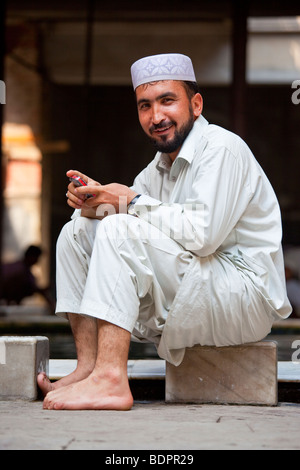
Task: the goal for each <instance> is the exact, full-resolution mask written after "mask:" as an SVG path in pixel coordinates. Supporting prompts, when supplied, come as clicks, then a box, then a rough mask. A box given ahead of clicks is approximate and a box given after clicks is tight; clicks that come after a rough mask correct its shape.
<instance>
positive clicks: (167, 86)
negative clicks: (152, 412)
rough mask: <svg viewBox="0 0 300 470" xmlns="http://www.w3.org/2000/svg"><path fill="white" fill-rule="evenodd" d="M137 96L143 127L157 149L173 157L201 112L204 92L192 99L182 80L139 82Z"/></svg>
mask: <svg viewBox="0 0 300 470" xmlns="http://www.w3.org/2000/svg"><path fill="white" fill-rule="evenodd" d="M136 98H137V106H138V114H139V120H140V123H141V126H142V128H143V130H144V131H145V133H146V134H147V135H148V136H149V137H150V139H151V140H152V142H153V143H154V145H155V147H156V148H157V150H159V151H161V152H164V153H167V154H169V156H170V157H171V159H172V160H174V159H175V158H176V156H177V155H178V153H179V150H180V148H181V146H182V144H183V142H184V140H185V139H186V137H187V136H188V134H189V132H190V130H191V129H192V127H193V123H194V121H195V119H197V117H198V116H200V114H201V111H202V97H201V95H200V94H199V93H197V94H196V95H195V96H194V97H193V98H192V99H191V100H190V99H189V98H188V96H187V93H186V90H185V88H184V85H183V84H182V82H180V81H176V80H164V81H159V82H153V83H150V84H146V85H140V86H139V87H138V88H137V89H136Z"/></svg>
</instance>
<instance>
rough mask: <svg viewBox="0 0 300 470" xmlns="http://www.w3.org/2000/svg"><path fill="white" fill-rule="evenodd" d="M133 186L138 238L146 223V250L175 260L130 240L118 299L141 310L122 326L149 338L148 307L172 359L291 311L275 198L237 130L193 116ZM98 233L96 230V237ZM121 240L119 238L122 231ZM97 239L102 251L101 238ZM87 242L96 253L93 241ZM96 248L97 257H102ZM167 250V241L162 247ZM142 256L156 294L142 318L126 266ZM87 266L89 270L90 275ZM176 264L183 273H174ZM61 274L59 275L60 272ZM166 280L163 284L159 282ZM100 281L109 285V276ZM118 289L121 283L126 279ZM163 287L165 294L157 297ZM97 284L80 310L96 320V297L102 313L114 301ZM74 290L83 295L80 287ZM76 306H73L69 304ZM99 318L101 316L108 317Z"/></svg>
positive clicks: (250, 333) (262, 332)
mask: <svg viewBox="0 0 300 470" xmlns="http://www.w3.org/2000/svg"><path fill="white" fill-rule="evenodd" d="M133 188H134V189H135V190H136V191H137V192H138V193H140V194H142V196H141V197H140V198H139V199H138V201H137V203H136V204H135V212H136V215H137V218H133V220H135V221H136V222H134V224H138V221H140V226H141V227H142V231H143V236H144V237H145V232H147V230H148V229H149V227H152V228H153V230H154V232H152V234H151V235H149V238H151V237H152V239H155V243H154V245H155V249H158V252H159V247H160V245H161V246H165V247H167V246H172V250H173V249H174V250H175V251H174V257H175V258H176V259H180V260H181V261H180V263H179V264H178V263H176V262H174V263H173V265H172V262H171V261H170V262H168V256H166V264H165V266H164V263H162V262H161V260H160V262H159V263H158V264H157V262H155V258H157V260H158V257H159V256H158V254H157V253H158V252H155V253H156V254H155V253H154V251H153V249H152V248H151V249H148V248H147V249H148V251H147V252H145V253H144V254H143V253H142V249H143V248H142V244H141V243H140V241H138V240H137V241H136V243H137V244H136V246H135V247H133V249H132V252H131V255H132V257H131V261H130V262H129V261H128V260H127V261H125V263H126V262H127V271H128V273H129V272H130V275H129V277H130V279H131V284H132V278H133V277H134V278H135V279H134V282H133V284H134V285H135V289H136V290H135V294H134V293H133V292H131V293H130V296H131V302H132V303H131V304H130V302H129V303H127V302H128V299H124V291H123V304H124V303H125V305H126V303H127V308H130V305H132V306H134V307H132V310H134V311H135V312H136V311H137V309H140V316H138V317H136V315H139V314H138V313H137V314H135V315H133V317H132V318H131V326H130V328H129V327H128V329H129V330H131V331H132V332H133V334H134V335H136V336H137V337H138V338H145V337H146V338H147V336H149V339H150V340H153V329H152V327H153V325H151V320H150V313H151V315H152V316H154V317H155V319H156V321H155V322H154V323H155V324H156V326H157V325H159V327H158V329H157V337H156V340H155V342H156V343H157V347H158V353H159V354H160V356H161V357H163V358H165V359H167V360H169V361H170V362H172V363H174V364H179V363H180V362H181V360H182V359H183V356H184V349H185V347H190V346H193V345H194V344H202V345H216V346H226V345H230V344H241V343H246V342H251V341H258V340H260V339H262V338H263V337H265V336H266V335H267V334H268V333H269V332H270V329H271V326H272V323H273V322H274V320H275V319H280V318H286V317H287V316H288V315H289V314H290V312H291V307H290V304H289V301H288V299H287V295H286V286H285V277H284V265H283V257H282V250H281V236H282V232H281V217H280V210H279V206H278V202H277V199H276V196H275V194H274V191H273V189H272V187H271V185H270V183H269V181H268V179H267V178H266V176H265V174H264V172H263V171H262V169H261V167H260V166H259V164H258V163H257V161H256V160H255V158H254V157H253V155H252V153H251V151H250V150H249V148H248V147H247V145H246V144H245V143H244V142H243V141H242V140H241V139H240V138H239V137H238V136H236V135H234V134H232V133H230V132H228V131H226V130H224V129H222V128H220V127H218V126H215V125H210V124H208V122H207V121H206V120H205V119H204V117H202V116H201V117H200V118H198V119H197V121H196V122H195V124H194V127H193V129H192V131H191V132H190V134H189V136H188V137H187V139H186V140H185V142H184V145H183V146H182V148H181V150H180V153H179V155H178V156H177V158H176V160H175V161H174V163H173V165H172V166H171V165H170V160H169V158H168V157H167V156H166V155H162V154H160V153H158V154H157V155H156V157H155V159H154V160H153V161H152V162H151V163H150V164H149V165H148V166H147V168H146V169H145V170H143V171H142V172H141V173H140V174H139V175H138V176H137V178H136V179H135V181H134V185H133ZM113 217H115V216H113ZM116 217H118V216H116ZM120 217H123V219H122V224H123V229H122V230H124V224H126V223H127V220H129V219H128V216H125V217H127V219H126V220H125V219H124V216H121V215H120ZM107 219H110V217H107ZM112 220H116V219H112ZM131 220H132V219H131ZM94 223H96V222H94ZM99 223H100V225H102V224H103V222H99ZM146 227H148V229H146ZM135 228H137V225H136V227H135ZM109 230H111V227H110V229H109ZM132 230H133V229H132ZM139 230H140V227H139ZM103 231H104V229H102V233H103ZM119 231H120V230H119ZM148 232H149V230H148ZM149 233H150V232H149ZM110 236H112V233H111V235H110ZM126 237H127V235H126ZM100 238H101V237H100ZM103 238H104V237H102V239H103ZM132 238H134V237H132ZM97 239H98V240H99V236H98V237H97V236H96V239H95V240H97ZM93 240H94V239H93ZM126 240H127V241H126V243H128V237H127V238H126ZM131 241H132V240H131ZM174 242H175V243H174ZM97 243H98V242H97ZM99 243H100V242H99ZM101 243H102V250H103V249H104V248H103V240H102V241H101ZM168 244H169V245H168ZM91 245H93V246H94V251H95V241H92V242H91ZM152 245H153V244H152ZM120 246H121V244H120V243H118V246H117V245H115V246H114V248H112V250H113V251H112V253H113V254H112V255H111V256H112V257H115V258H116V257H117V256H119V255H118V254H117V252H118V250H119V249H120ZM149 246H150V245H149ZM122 247H123V248H124V247H125V244H122ZM130 247H131V245H128V248H127V249H128V250H131V248H130ZM174 247H176V248H174ZM99 250H100V249H99ZM99 250H98V252H97V253H98V254H97V258H98V260H99V258H100V257H101V254H100V251H99ZM172 250H171V251H172ZM94 251H93V255H92V258H94V260H95V261H94V262H93V263H91V265H89V267H88V268H87V270H88V271H87V272H88V274H87V276H88V278H89V277H93V279H94V278H96V279H97V276H98V279H100V277H99V276H101V273H100V274H99V269H100V271H101V268H99V262H98V263H97V261H96V256H95V252H94ZM169 252H170V250H168V248H167V249H166V253H168V254H169ZM138 253H140V256H137V257H136V259H137V261H136V263H135V264H134V266H135V267H133V258H134V257H135V255H136V254H138ZM143 256H144V257H145V256H147V257H149V256H150V257H151V256H153V260H152V259H151V261H152V264H151V263H150V264H151V266H148V265H147V274H148V277H149V272H151V276H150V277H151V283H150V284H149V285H148V293H149V292H152V293H153V292H154V293H155V295H152V296H151V302H150V303H149V299H148V306H147V308H148V314H147V315H146V316H145V308H146V307H145V303H143V302H142V299H145V292H143V296H140V294H139V292H138V286H139V283H138V282H137V281H136V279H139V274H138V273H137V272H134V270H138V269H139V267H138V263H140V262H141V260H142V259H143ZM160 257H162V255H161V254H160ZM126 258H128V259H129V258H130V256H126V254H123V255H122V263H123V262H124V260H126ZM92 261H93V259H92ZM116 263H117V258H116V259H115V264H116ZM120 263H121V261H119V264H120ZM143 263H144V262H143ZM156 264H157V266H159V268H158V269H159V270H164V269H165V273H164V275H163V276H158V278H160V281H159V280H157V277H156V274H157V273H156V272H155V271H157V266H156ZM100 265H101V263H100ZM91 266H92V269H93V276H91V275H90V274H91V273H90V270H91ZM128 266H129V267H128ZM144 266H145V264H143V268H142V271H143V270H144ZM97 269H98V273H97ZM183 269H184V274H182V272H181V271H182V270H183ZM103 270H105V268H104V265H103V268H102V271H103ZM177 270H178V272H176V271H177ZM108 271H109V267H108ZM125 271H126V270H125ZM65 274H66V273H64V274H63V275H61V279H62V277H65ZM136 276H137V277H136ZM168 278H169V283H170V286H168V281H166V279H168ZM154 280H155V281H154ZM106 282H107V285H109V280H108V279H107V281H106ZM124 282H125V281H124ZM126 282H127V284H128V281H126ZM87 284H90V285H92V287H91V289H90V292H94V291H95V289H97V286H96V285H95V283H94V284H93V283H91V282H90V281H89V279H88V281H87ZM171 285H172V286H173V287H172V288H171ZM153 286H154V287H153ZM124 289H127V290H128V287H127V288H126V287H125V284H123V290H124ZM168 289H169V290H170V291H171V294H170V295H169V299H168V302H166V301H165V298H166V295H167V296H168V294H166V292H168ZM73 290H74V286H73ZM98 290H99V295H98V294H97V296H98V300H97V301H94V304H93V307H92V305H91V304H89V305H88V303H86V300H84V301H83V304H84V308H82V305H81V313H84V314H91V315H93V316H98V318H103V316H101V315H102V314H101V312H100V311H101V309H99V308H98V310H99V315H97V314H96V313H95V312H96V310H97V304H98V306H99V305H101V307H102V311H103V310H105V306H107V303H108V302H109V303H110V305H111V304H112V303H114V302H115V303H116V304H118V305H119V304H121V300H120V299H121V298H119V300H117V297H118V296H117V294H116V290H115V291H114V293H109V295H110V296H111V297H112V298H111V299H110V300H108V298H109V295H108V296H107V298H106V300H105V301H102V299H103V296H104V294H103V296H102V297H101V282H100V283H99V287H98ZM120 291H121V290H120ZM65 292H66V290H65ZM125 292H126V290H125ZM158 293H160V294H159V295H160V299H159V300H158V298H157V297H158ZM82 295H83V296H85V299H87V297H88V295H87V290H86V289H85V292H84V293H82ZM120 295H121V294H120ZM135 295H136V296H137V297H138V299H139V302H138V304H137V305H134V296H135ZM97 296H96V297H97ZM126 297H127V296H126ZM113 298H115V300H114V299H113ZM162 299H163V300H162ZM170 299H172V301H171V302H170ZM156 300H157V304H156ZM79 301H80V299H79V300H78V302H79ZM98 302H100V304H99V303H98ZM58 305H59V307H58V312H63V311H70V310H64V309H67V308H68V306H67V302H65V303H64V302H62V301H59V299H58ZM76 308H77V307H76V306H74V309H73V311H75V310H76ZM161 308H162V309H163V312H162V313H161V311H160V310H161ZM106 310H107V309H106ZM115 310H116V311H117V310H118V309H117V308H115ZM123 311H124V309H123ZM77 312H78V310H77ZM141 312H142V313H141ZM78 313H79V312H78ZM123 316H124V313H123ZM145 318H146V320H145ZM105 319H108V321H109V316H106V317H105ZM133 321H134V322H135V326H134V327H132V322H133ZM115 322H116V323H117V321H115ZM129 323H130V321H129ZM149 325H150V327H149ZM148 333H149V335H148Z"/></svg>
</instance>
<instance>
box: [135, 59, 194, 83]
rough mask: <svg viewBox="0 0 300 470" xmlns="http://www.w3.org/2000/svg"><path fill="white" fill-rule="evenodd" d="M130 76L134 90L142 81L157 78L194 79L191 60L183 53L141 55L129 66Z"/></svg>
mask: <svg viewBox="0 0 300 470" xmlns="http://www.w3.org/2000/svg"><path fill="white" fill-rule="evenodd" d="M131 78H132V83H133V88H134V90H135V89H136V88H137V87H138V86H140V85H142V84H144V83H149V82H156V81H158V80H185V81H190V82H195V81H196V77H195V73H194V68H193V64H192V61H191V59H190V58H189V57H187V56H186V55H183V54H158V55H152V56H149V57H143V58H142V59H139V60H137V61H136V62H134V64H133V65H132V66H131Z"/></svg>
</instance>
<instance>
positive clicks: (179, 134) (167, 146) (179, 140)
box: [150, 113, 194, 154]
mask: <svg viewBox="0 0 300 470" xmlns="http://www.w3.org/2000/svg"><path fill="white" fill-rule="evenodd" d="M171 124H172V125H176V123H174V122H173V121H169V122H168V123H167V125H169V126H170V125H171ZM193 125H194V116H193V114H192V113H190V117H189V120H188V121H187V122H186V123H185V124H183V125H182V126H181V128H180V129H176V128H175V134H174V137H173V139H172V140H169V141H167V140H166V139H167V136H161V137H160V140H157V139H156V138H154V137H150V139H151V142H152V143H153V144H154V147H155V149H156V150H158V151H159V152H163V153H168V154H170V153H173V152H175V151H176V150H178V149H179V148H180V147H181V146H182V144H183V142H184V141H185V139H186V138H187V136H188V135H189V133H190V131H191V129H192V127H193ZM163 127H167V126H166V122H163V123H160V124H157V125H156V126H153V129H159V128H163Z"/></svg>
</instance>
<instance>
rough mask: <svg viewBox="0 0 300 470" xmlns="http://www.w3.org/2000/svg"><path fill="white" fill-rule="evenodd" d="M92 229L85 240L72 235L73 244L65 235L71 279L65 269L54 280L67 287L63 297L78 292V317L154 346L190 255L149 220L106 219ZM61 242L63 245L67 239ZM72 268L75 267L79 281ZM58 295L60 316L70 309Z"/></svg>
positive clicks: (127, 217)
mask: <svg viewBox="0 0 300 470" xmlns="http://www.w3.org/2000/svg"><path fill="white" fill-rule="evenodd" d="M81 223H82V222H81ZM75 227H76V224H75ZM92 227H93V228H92V229H91V228H90V231H91V233H90V236H89V237H86V238H87V239H86V238H85V237H84V236H82V234H81V237H79V236H78V234H76V233H75V234H74V235H75V238H76V240H74V236H73V239H72V237H71V238H70V237H69V236H68V237H67V238H68V239H70V240H72V241H71V245H72V246H73V250H74V251H73V254H72V255H71V254H68V256H69V257H70V259H71V258H72V259H73V261H72V267H70V266H68V269H70V272H71V275H70V274H67V271H68V269H63V270H62V273H61V274H60V275H59V276H58V280H59V279H61V280H62V282H64V283H65V284H68V288H67V290H66V289H64V292H65V293H66V291H68V292H69V293H70V292H73V291H74V290H76V291H77V292H74V299H76V301H75V302H74V299H73V300H72V302H71V304H72V308H74V306H75V305H76V306H77V308H78V310H77V313H81V314H84V315H90V316H93V317H96V318H99V319H102V320H106V321H108V322H110V323H113V324H115V325H118V326H120V327H122V328H124V329H126V330H128V331H130V332H132V333H133V334H134V335H135V336H137V337H138V338H140V339H142V338H147V339H148V340H150V341H154V342H158V341H159V336H160V334H161V331H162V328H163V326H164V323H165V319H166V317H167V315H168V310H169V308H170V306H171V304H172V302H173V300H174V297H175V295H176V293H177V291H178V288H179V286H180V283H181V280H182V277H183V275H184V272H185V270H186V268H187V267H188V264H189V262H190V260H191V259H192V255H191V253H189V252H186V251H184V250H183V249H182V247H181V246H180V245H179V244H178V243H176V242H175V241H174V240H172V239H170V238H168V237H166V236H165V235H164V234H163V233H162V232H160V231H159V230H158V229H156V228H155V227H153V226H151V225H150V224H148V223H147V222H145V221H143V220H141V219H139V218H136V217H132V216H128V215H126V214H118V215H112V216H109V217H106V218H105V219H104V220H103V221H102V222H99V223H96V224H94V225H92ZM81 229H82V227H81ZM63 237H65V235H63ZM79 243H80V246H79ZM60 244H61V245H64V247H65V246H66V242H65V241H64V242H63V243H60ZM67 244H68V243H67ZM82 245H84V246H82ZM91 247H92V249H91ZM60 251H61V250H60ZM70 251H72V249H71V250H70ZM64 253H65V254H64ZM64 253H62V255H63V256H67V254H66V251H64ZM73 264H78V265H79V266H78V269H79V270H80V274H79V276H78V281H77V282H76V281H74V279H73V276H74V275H75V272H74V270H73ZM81 264H83V265H82V266H81ZM68 265H70V262H68ZM59 270H60V268H59V264H58V271H59ZM70 276H71V279H70ZM78 284H80V285H81V287H79V285H78ZM67 295H69V294H67ZM62 296H63V298H64V299H65V300H64V302H63V301H60V299H59V298H58V308H57V312H58V313H59V312H66V311H68V310H66V307H67V302H66V295H65V294H62ZM79 304H80V305H79ZM69 305H70V303H69ZM73 311H74V310H73Z"/></svg>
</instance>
